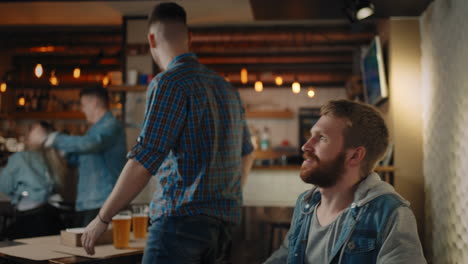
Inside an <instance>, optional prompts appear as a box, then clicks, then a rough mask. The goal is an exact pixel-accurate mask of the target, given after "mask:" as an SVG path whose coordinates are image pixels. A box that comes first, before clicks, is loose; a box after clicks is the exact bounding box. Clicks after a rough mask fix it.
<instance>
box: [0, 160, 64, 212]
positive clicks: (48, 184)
mask: <svg viewBox="0 0 468 264" xmlns="http://www.w3.org/2000/svg"><path fill="white" fill-rule="evenodd" d="M55 184H56V183H55V182H54V180H53V179H52V177H51V175H50V173H49V168H48V166H47V162H46V160H45V158H44V155H43V153H41V152H40V151H22V152H17V153H14V154H13V155H11V156H10V157H9V158H8V163H7V165H6V166H5V167H4V168H3V169H0V192H3V193H5V194H6V195H8V196H9V197H10V199H11V202H12V203H13V204H15V205H18V203H19V202H20V201H24V200H25V199H28V200H30V203H31V202H34V204H35V205H40V204H43V203H46V202H47V200H48V198H49V196H50V195H51V194H52V193H53V190H54V185H55Z"/></svg>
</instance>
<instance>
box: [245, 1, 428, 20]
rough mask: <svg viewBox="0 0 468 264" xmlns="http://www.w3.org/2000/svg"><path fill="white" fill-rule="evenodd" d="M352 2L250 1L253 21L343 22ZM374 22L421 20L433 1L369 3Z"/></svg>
mask: <svg viewBox="0 0 468 264" xmlns="http://www.w3.org/2000/svg"><path fill="white" fill-rule="evenodd" d="M352 1H354V0H287V1H285V0H250V5H251V7H252V10H253V14H254V18H255V20H257V21H263V20H316V19H346V18H347V16H346V14H345V12H344V8H345V7H346V6H347V5H348V4H349V3H350V2H352ZM371 2H372V3H373V4H374V6H375V14H374V16H373V18H388V17H394V16H399V17H401V16H420V15H421V13H422V12H423V11H424V10H425V9H426V7H427V6H428V5H429V3H430V2H432V0H371Z"/></svg>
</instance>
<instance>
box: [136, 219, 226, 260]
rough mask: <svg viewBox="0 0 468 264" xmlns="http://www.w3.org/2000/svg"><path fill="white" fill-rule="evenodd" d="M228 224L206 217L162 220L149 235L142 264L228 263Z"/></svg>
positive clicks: (155, 224) (154, 224)
mask: <svg viewBox="0 0 468 264" xmlns="http://www.w3.org/2000/svg"><path fill="white" fill-rule="evenodd" d="M231 233H232V227H231V225H230V224H228V223H226V222H223V221H221V220H218V219H216V218H213V217H209V216H202V215H200V216H180V217H165V218H161V219H158V220H157V221H155V222H153V223H152V225H151V227H150V228H149V232H148V240H147V242H146V247H145V252H144V255H143V261H142V263H143V264H166V263H168V264H169V263H170V264H174V263H177V264H186V263H187V264H188V263H190V264H192V263H230V253H231Z"/></svg>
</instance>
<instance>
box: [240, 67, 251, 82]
mask: <svg viewBox="0 0 468 264" xmlns="http://www.w3.org/2000/svg"><path fill="white" fill-rule="evenodd" d="M240 78H241V83H242V84H247V83H248V82H249V73H248V72H247V69H246V68H242V69H241V72H240Z"/></svg>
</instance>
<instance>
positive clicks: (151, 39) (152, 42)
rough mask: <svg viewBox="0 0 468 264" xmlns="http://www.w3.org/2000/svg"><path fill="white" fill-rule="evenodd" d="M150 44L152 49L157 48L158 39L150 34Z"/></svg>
mask: <svg viewBox="0 0 468 264" xmlns="http://www.w3.org/2000/svg"><path fill="white" fill-rule="evenodd" d="M148 43H149V45H150V48H152V49H154V48H156V37H155V36H154V34H153V33H148Z"/></svg>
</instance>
